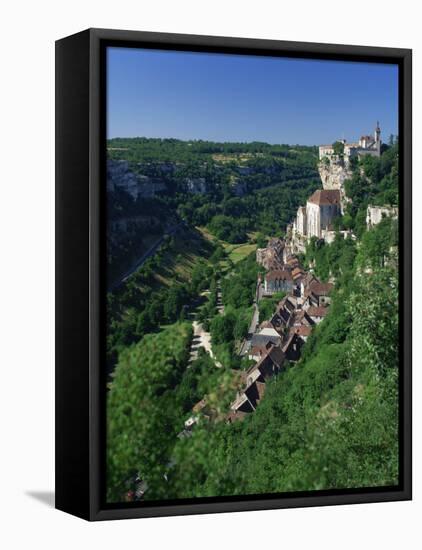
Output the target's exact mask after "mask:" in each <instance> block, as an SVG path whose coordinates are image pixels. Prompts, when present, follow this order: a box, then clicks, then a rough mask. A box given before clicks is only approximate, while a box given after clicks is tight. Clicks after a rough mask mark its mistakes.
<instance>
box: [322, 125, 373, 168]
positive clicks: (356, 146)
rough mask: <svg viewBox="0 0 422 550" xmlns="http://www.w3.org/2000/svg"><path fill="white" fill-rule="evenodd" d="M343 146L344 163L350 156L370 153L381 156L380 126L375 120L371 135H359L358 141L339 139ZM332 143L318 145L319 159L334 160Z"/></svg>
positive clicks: (359, 156)
mask: <svg viewBox="0 0 422 550" xmlns="http://www.w3.org/2000/svg"><path fill="white" fill-rule="evenodd" d="M340 143H342V144H343V146H344V153H343V154H344V161H345V163H346V164H348V162H349V161H350V159H351V158H354V157H357V158H361V157H362V156H364V155H372V156H375V157H379V156H381V128H380V126H379V122H377V125H376V128H375V130H374V134H373V136H369V135H366V136H361V138H360V139H359V141H358V142H347V141H346V140H345V139H342V140H340ZM333 157H336V155H335V154H334V148H333V145H320V147H319V159H320V160H323V159H324V158H327V159H328V160H332V159H333V160H336V159H335V158H333Z"/></svg>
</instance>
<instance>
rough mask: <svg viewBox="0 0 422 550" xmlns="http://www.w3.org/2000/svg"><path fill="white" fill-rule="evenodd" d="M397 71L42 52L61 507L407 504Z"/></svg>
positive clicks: (141, 53) (327, 54)
mask: <svg viewBox="0 0 422 550" xmlns="http://www.w3.org/2000/svg"><path fill="white" fill-rule="evenodd" d="M411 147H412V143H411V51H410V50H403V49H393V48H376V47H361V46H343V45H329V44H310V43H299V42H277V41H266V40H251V39H240V38H222V37H203V36H186V35H177V34H157V33H146V32H127V31H115V30H102V29H90V30H86V31H84V32H81V33H79V34H76V35H74V36H71V37H67V38H64V39H62V40H59V41H58V42H57V43H56V227H57V230H56V231H57V233H56V243H57V244H56V258H57V264H56V265H57V268H56V289H57V290H56V303H57V310H56V313H57V321H56V327H57V328H56V506H57V508H59V509H60V510H64V511H66V512H69V513H71V514H75V515H77V516H80V517H83V518H85V519H89V520H102V519H119V518H136V517H146V516H163V515H176V514H197V513H208V512H228V511H241V510H258V509H269V508H286V507H298V506H315V505H332V504H346V503H361V502H381V501H391V500H407V499H410V498H411Z"/></svg>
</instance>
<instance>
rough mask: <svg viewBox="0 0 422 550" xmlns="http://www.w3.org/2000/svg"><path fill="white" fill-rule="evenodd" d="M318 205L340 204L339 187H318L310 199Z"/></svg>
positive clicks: (309, 200)
mask: <svg viewBox="0 0 422 550" xmlns="http://www.w3.org/2000/svg"><path fill="white" fill-rule="evenodd" d="M308 202H312V203H314V204H318V205H332V204H340V191H339V190H338V189H317V190H316V191H315V193H314V194H313V195H311V196H310V197H309V199H308Z"/></svg>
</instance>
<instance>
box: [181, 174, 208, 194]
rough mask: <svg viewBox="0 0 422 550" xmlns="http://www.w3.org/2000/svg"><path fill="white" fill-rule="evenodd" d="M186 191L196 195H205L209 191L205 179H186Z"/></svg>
mask: <svg viewBox="0 0 422 550" xmlns="http://www.w3.org/2000/svg"><path fill="white" fill-rule="evenodd" d="M185 184H186V191H187V192H188V193H193V194H194V195H203V194H204V193H206V191H207V185H206V182H205V178H186V179H185Z"/></svg>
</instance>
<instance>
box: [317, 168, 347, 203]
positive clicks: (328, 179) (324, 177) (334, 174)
mask: <svg viewBox="0 0 422 550" xmlns="http://www.w3.org/2000/svg"><path fill="white" fill-rule="evenodd" d="M318 172H319V175H320V178H321V181H322V186H323V188H324V189H338V190H339V191H340V195H341V198H342V202H344V200H345V199H346V192H345V189H344V182H345V180H347V179H350V178H351V177H352V171H351V169H350V168H349V167H348V166H347V165H346V164H345V162H344V161H343V160H331V161H329V162H324V161H322V162H320V163H319V164H318Z"/></svg>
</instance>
